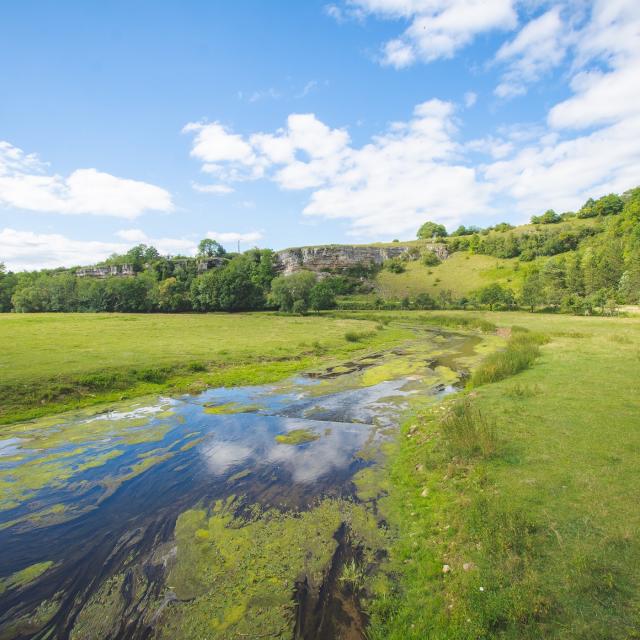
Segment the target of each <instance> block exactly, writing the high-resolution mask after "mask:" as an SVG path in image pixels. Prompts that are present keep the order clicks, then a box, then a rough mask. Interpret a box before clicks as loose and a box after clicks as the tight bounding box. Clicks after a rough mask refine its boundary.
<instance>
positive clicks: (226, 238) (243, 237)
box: [207, 231, 262, 244]
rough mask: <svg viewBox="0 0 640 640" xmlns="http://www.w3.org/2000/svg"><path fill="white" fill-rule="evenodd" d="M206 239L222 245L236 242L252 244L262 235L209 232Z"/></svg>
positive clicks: (258, 233) (256, 233) (256, 232)
mask: <svg viewBox="0 0 640 640" xmlns="http://www.w3.org/2000/svg"><path fill="white" fill-rule="evenodd" d="M207 238H211V240H217V241H218V242H220V243H222V244H233V243H237V242H248V243H253V242H257V241H258V240H260V238H262V233H260V232H259V231H250V232H248V233H238V232H236V231H227V232H218V231H209V232H207Z"/></svg>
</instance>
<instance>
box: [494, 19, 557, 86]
mask: <svg viewBox="0 0 640 640" xmlns="http://www.w3.org/2000/svg"><path fill="white" fill-rule="evenodd" d="M569 41H570V34H569V31H568V28H567V27H565V25H564V24H563V22H562V19H561V17H560V7H553V8H552V9H550V10H549V11H547V12H546V13H544V14H542V15H541V16H539V17H538V18H536V19H534V20H531V21H530V22H528V23H527V24H526V25H525V26H524V27H523V28H522V29H521V30H520V32H519V33H518V35H517V36H516V37H515V38H514V39H513V40H511V41H510V42H506V43H505V44H503V45H502V46H501V47H500V49H499V50H498V52H497V53H496V56H495V61H496V62H497V63H499V64H506V65H507V70H506V71H505V73H504V75H503V76H502V79H501V81H500V84H498V86H497V87H496V89H495V94H496V95H497V96H498V97H500V98H511V97H514V96H518V95H522V94H524V93H526V91H527V85H528V84H530V83H532V82H535V81H537V80H539V79H540V78H541V77H542V76H543V74H545V73H546V72H547V71H549V70H550V69H553V68H554V67H556V66H558V65H559V64H560V63H561V62H562V60H563V59H564V57H565V54H566V51H567V47H568V45H569Z"/></svg>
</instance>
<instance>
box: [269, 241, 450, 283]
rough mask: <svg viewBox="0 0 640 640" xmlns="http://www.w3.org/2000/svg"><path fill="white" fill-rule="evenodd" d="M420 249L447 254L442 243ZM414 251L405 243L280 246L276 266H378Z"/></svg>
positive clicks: (331, 269)
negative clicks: (280, 249)
mask: <svg viewBox="0 0 640 640" xmlns="http://www.w3.org/2000/svg"><path fill="white" fill-rule="evenodd" d="M420 249H428V250H431V251H433V252H434V253H435V254H436V255H437V256H438V257H439V258H440V259H441V260H444V259H445V258H446V257H447V256H448V255H449V254H448V252H447V248H446V246H444V245H443V244H437V243H433V244H428V245H423V246H421V247H420ZM412 251H414V249H413V247H411V246H407V245H401V244H398V245H395V244H394V245H386V246H375V245H349V244H345V245H325V246H319V247H301V248H293V249H284V250H282V251H278V252H277V253H276V261H277V262H276V264H277V268H278V270H279V271H280V272H281V273H283V274H284V275H289V274H290V273H295V272H296V271H301V270H303V269H305V270H308V271H315V272H316V273H339V272H344V271H348V270H349V269H354V268H365V269H367V268H372V267H380V266H382V264H383V263H384V262H385V261H386V260H390V259H391V258H398V257H401V256H403V255H405V254H407V253H410V252H412Z"/></svg>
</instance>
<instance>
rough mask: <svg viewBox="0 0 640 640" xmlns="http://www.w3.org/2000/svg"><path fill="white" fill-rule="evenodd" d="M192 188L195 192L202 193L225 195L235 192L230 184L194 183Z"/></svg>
mask: <svg viewBox="0 0 640 640" xmlns="http://www.w3.org/2000/svg"><path fill="white" fill-rule="evenodd" d="M191 186H192V188H193V189H194V190H195V191H199V192H200V193H215V194H218V195H225V194H228V193H233V192H234V191H235V189H234V188H233V187H230V186H229V185H228V184H200V183H199V182H192V183H191Z"/></svg>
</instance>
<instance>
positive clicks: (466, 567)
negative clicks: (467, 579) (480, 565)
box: [462, 562, 476, 571]
mask: <svg viewBox="0 0 640 640" xmlns="http://www.w3.org/2000/svg"><path fill="white" fill-rule="evenodd" d="M462 568H463V569H464V570H465V571H471V569H475V568H476V565H475V564H473V562H465V563H464V564H463V565H462Z"/></svg>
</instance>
